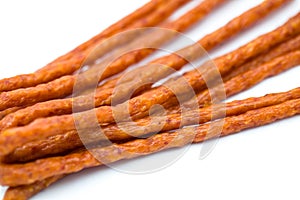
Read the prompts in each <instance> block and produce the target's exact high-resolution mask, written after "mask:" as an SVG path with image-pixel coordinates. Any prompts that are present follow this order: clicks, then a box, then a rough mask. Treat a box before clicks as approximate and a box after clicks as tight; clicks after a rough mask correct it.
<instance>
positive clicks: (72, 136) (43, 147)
mask: <svg viewBox="0 0 300 200" xmlns="http://www.w3.org/2000/svg"><path fill="white" fill-rule="evenodd" d="M298 98H300V88H295V89H293V90H290V91H287V92H282V93H274V94H268V95H266V96H263V97H252V98H248V99H245V100H236V101H233V102H229V103H226V104H225V105H224V106H222V107H219V108H220V109H221V110H219V108H216V107H217V106H216V105H214V106H213V107H211V106H208V107H204V108H200V109H199V110H198V109H197V110H190V111H187V112H184V113H182V114H178V113H176V114H168V115H166V116H163V117H161V116H152V117H151V118H149V117H146V118H143V119H138V120H136V121H135V123H136V124H135V125H134V126H132V125H130V124H127V122H124V123H120V124H118V126H116V125H115V124H112V125H109V126H106V127H103V128H102V131H103V133H104V134H105V135H106V137H107V138H108V139H110V140H115V141H122V140H125V139H130V138H132V137H133V136H135V137H140V136H143V135H145V134H149V133H156V132H161V131H169V130H173V129H177V128H181V127H183V126H188V125H193V124H198V123H200V124H201V123H206V122H209V121H211V120H212V119H218V118H222V117H224V116H223V115H224V114H226V116H227V117H228V116H234V115H240V114H243V113H245V112H247V111H250V110H254V109H259V108H263V107H268V106H273V105H276V104H280V103H283V102H285V101H289V100H292V99H298ZM212 112H213V113H212ZM162 122H165V124H164V126H162V127H161V126H160V125H158V124H159V123H162ZM150 123H151V126H149V124H150ZM119 127H122V129H120V128H119ZM95 133H96V131H95ZM129 134H130V135H129ZM87 137H89V135H87ZM101 139H103V137H102V138H101V135H98V136H97V135H93V134H92V135H91V136H90V138H85V142H87V140H90V141H92V142H95V141H97V142H99V141H100V140H101ZM82 146H83V144H82V141H81V139H80V138H79V136H78V133H77V132H76V131H70V132H67V133H65V134H63V135H56V136H52V137H50V138H48V139H45V140H39V141H36V142H30V143H28V144H25V145H24V146H22V147H19V148H16V149H15V150H14V151H13V152H12V153H11V154H8V155H7V156H5V157H4V158H3V160H2V162H6V163H13V162H27V161H30V160H34V159H37V158H42V157H43V156H49V155H55V154H58V153H62V152H66V151H68V150H73V149H76V148H79V147H82Z"/></svg>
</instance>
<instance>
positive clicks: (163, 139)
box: [0, 99, 300, 186]
mask: <svg viewBox="0 0 300 200" xmlns="http://www.w3.org/2000/svg"><path fill="white" fill-rule="evenodd" d="M299 113H300V99H295V100H290V101H286V102H284V103H282V104H278V105H275V106H269V107H264V108H260V109H256V110H251V111H248V112H246V113H244V114H241V115H238V116H232V117H226V118H225V119H224V123H223V126H222V127H223V128H222V131H221V133H219V132H218V131H208V130H210V127H211V125H212V126H213V125H214V124H204V125H200V126H197V127H187V128H182V129H180V130H178V131H175V132H166V133H162V134H157V135H154V136H152V137H150V138H147V139H137V140H134V141H130V142H127V143H123V144H113V145H111V146H107V147H103V148H96V149H91V150H89V151H82V152H79V153H72V154H69V155H66V156H62V157H51V158H45V159H40V160H37V161H34V162H30V163H26V164H1V166H0V169H1V170H0V175H1V176H0V183H1V184H2V185H7V186H18V185H26V184H31V183H34V182H35V181H40V180H44V179H46V178H49V177H52V176H56V175H62V174H70V173H74V172H78V171H80V170H83V169H85V168H89V167H95V166H99V165H102V163H101V162H99V160H101V161H102V162H103V161H104V162H105V163H112V162H116V161H119V160H123V159H130V158H135V157H139V156H145V155H148V154H152V153H156V152H159V151H162V150H166V149H170V148H175V147H181V146H184V145H186V144H189V143H191V142H193V143H198V142H202V141H204V140H207V139H211V138H214V137H218V136H226V135H230V134H233V133H237V132H239V131H242V130H244V129H249V128H254V127H258V126H262V125H266V124H269V123H272V122H275V121H277V120H280V119H284V118H288V117H291V116H294V115H297V114H299ZM90 152H91V153H92V154H91V153H90ZM93 155H95V156H96V157H97V158H98V160H97V159H96V158H95V157H94V156H93Z"/></svg>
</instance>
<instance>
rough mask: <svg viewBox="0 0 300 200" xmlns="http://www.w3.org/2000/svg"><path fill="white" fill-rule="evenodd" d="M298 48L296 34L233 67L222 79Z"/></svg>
mask: <svg viewBox="0 0 300 200" xmlns="http://www.w3.org/2000/svg"><path fill="white" fill-rule="evenodd" d="M298 49H300V35H298V36H296V37H295V38H292V39H290V40H288V41H287V42H284V43H282V44H279V45H278V46H276V47H275V48H274V49H271V50H270V51H269V52H266V53H264V54H262V55H260V56H258V57H257V58H255V59H254V60H252V61H250V62H248V63H246V64H244V65H242V66H241V67H239V68H237V69H235V70H234V71H232V72H230V74H229V75H228V76H225V77H224V81H227V80H230V79H231V78H233V77H235V76H237V75H239V74H241V73H243V72H246V71H248V70H251V69H253V68H255V67H256V66H258V65H261V64H262V63H265V62H268V61H270V60H272V59H273V58H276V57H278V56H281V55H283V54H286V53H289V52H292V51H295V50H298Z"/></svg>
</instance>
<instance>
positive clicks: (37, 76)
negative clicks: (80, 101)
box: [0, 0, 187, 92]
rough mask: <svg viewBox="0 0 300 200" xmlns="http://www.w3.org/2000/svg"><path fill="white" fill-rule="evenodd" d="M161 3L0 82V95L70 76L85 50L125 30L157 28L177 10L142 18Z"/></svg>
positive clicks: (138, 11)
mask: <svg viewBox="0 0 300 200" xmlns="http://www.w3.org/2000/svg"><path fill="white" fill-rule="evenodd" d="M178 2H179V3H178V7H180V6H181V5H183V4H184V3H185V2H187V1H178ZM164 4H169V3H168V2H167V1H162V0H154V1H150V2H149V3H147V4H146V5H144V6H143V7H141V8H140V9H138V10H136V11H135V12H133V13H131V14H130V15H128V16H127V17H125V18H123V19H121V20H120V21H119V22H117V23H115V24H113V25H112V26H110V27H109V28H107V29H106V30H104V31H103V32H101V33H100V34H98V35H97V36H95V37H93V38H92V39H90V40H89V41H87V42H85V43H83V44H81V45H80V46H79V47H77V48H75V49H74V50H72V51H71V52H69V53H67V54H66V55H64V56H61V57H59V58H58V59H56V60H55V61H53V62H51V63H49V64H48V65H46V66H45V67H43V68H42V69H40V70H38V71H37V72H35V73H32V74H24V75H18V76H15V77H12V78H5V79H2V80H0V91H1V92H3V91H11V90H15V89H18V88H26V87H32V86H35V85H38V84H41V83H45V82H48V81H51V80H54V79H56V78H59V77H61V76H63V75H67V74H71V73H73V72H74V71H75V70H77V69H78V68H79V67H80V66H81V64H82V62H83V61H84V60H85V54H87V49H88V48H91V47H95V46H96V45H97V44H98V43H100V42H101V41H103V40H104V39H107V38H109V37H111V36H112V35H114V34H116V33H119V32H122V31H124V30H128V29H130V28H137V27H145V26H153V25H156V24H157V23H159V22H161V20H163V18H164V17H165V18H167V17H168V16H169V15H170V14H171V13H172V12H173V11H174V10H176V8H173V7H172V6H170V9H173V10H170V12H168V11H167V12H166V13H169V15H168V14H167V15H162V16H161V18H160V19H159V20H158V19H156V20H151V19H149V20H145V17H147V19H148V18H149V17H148V15H153V14H152V13H155V12H156V9H158V8H159V7H161V6H164ZM173 4H174V3H173ZM164 7H165V6H164ZM160 14H162V13H160Z"/></svg>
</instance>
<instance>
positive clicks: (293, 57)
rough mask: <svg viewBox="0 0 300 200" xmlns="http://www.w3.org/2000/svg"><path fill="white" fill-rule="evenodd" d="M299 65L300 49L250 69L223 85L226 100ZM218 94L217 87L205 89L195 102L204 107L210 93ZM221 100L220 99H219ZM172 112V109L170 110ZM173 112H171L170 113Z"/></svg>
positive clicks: (186, 106)
mask: <svg viewBox="0 0 300 200" xmlns="http://www.w3.org/2000/svg"><path fill="white" fill-rule="evenodd" d="M299 64H300V49H299V50H298V51H293V52H291V53H288V54H285V55H283V56H280V57H277V58H275V59H274V60H272V61H270V62H267V63H265V64H263V65H261V66H258V67H256V68H253V69H250V70H249V71H246V72H245V73H242V74H240V75H237V76H235V77H233V78H232V79H230V80H228V81H227V82H225V83H224V88H223V87H222V88H219V89H225V92H226V98H228V97H230V96H233V95H235V94H237V93H239V92H242V91H244V90H246V89H249V88H251V87H253V86H254V85H257V84H258V83H260V82H261V81H263V80H264V79H266V78H269V77H272V76H275V75H278V74H280V73H282V72H284V71H286V70H288V69H290V68H293V67H295V66H297V65H299ZM212 91H213V92H216V93H218V86H216V87H215V88H212V89H210V90H208V89H206V90H204V91H203V92H200V93H199V94H198V95H197V102H198V104H199V105H200V107H203V106H204V105H209V104H211V96H210V92H212ZM220 100H221V99H220ZM193 104H194V102H189V101H188V102H186V103H184V104H183V105H182V106H183V107H185V108H190V107H192V106H193ZM172 110H173V109H172ZM171 112H173V111H171Z"/></svg>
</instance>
